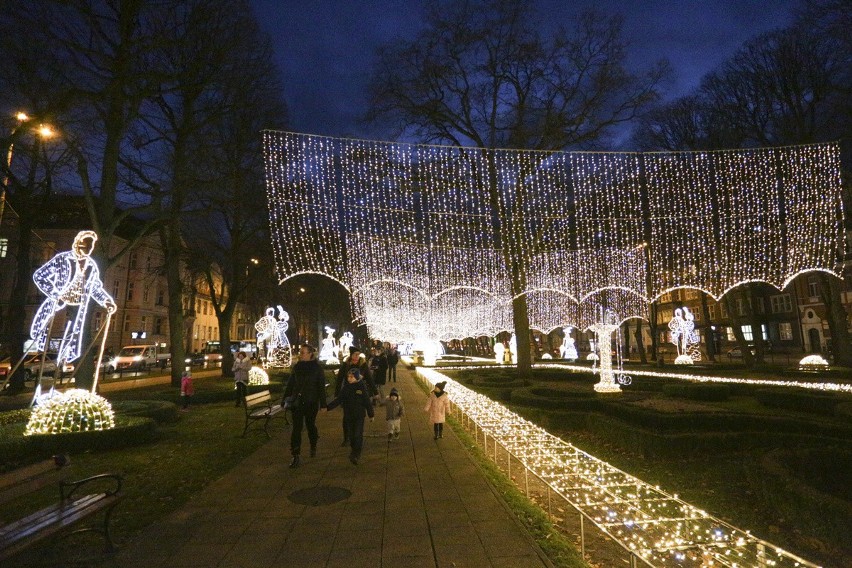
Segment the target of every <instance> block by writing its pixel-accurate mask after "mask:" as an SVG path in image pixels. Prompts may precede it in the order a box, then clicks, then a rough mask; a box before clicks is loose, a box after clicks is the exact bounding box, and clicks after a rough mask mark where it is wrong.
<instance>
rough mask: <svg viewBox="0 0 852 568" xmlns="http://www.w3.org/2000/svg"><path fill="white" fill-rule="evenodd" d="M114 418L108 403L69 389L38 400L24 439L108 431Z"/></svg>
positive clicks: (86, 391) (102, 399)
mask: <svg viewBox="0 0 852 568" xmlns="http://www.w3.org/2000/svg"><path fill="white" fill-rule="evenodd" d="M113 427H115V415H114V413H113V411H112V406H110V404H109V402H108V401H107V400H106V399H105V398H103V397H101V396H99V395H97V394H95V393H92V392H89V391H88V390H85V389H71V390H67V391H65V392H63V393H55V392H54V393H52V394H49V395H44V396H41V397H39V400H38V405H37V406H36V407H35V408H33V411H32V413H31V414H30V419H29V422H27V427H26V429H25V430H24V436H32V435H33V434H62V433H65V432H88V431H91V430H109V429H110V428H113Z"/></svg>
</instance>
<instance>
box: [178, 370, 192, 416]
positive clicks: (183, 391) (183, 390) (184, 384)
mask: <svg viewBox="0 0 852 568" xmlns="http://www.w3.org/2000/svg"><path fill="white" fill-rule="evenodd" d="M193 394H195V387H194V386H193V385H192V373H190V372H189V371H184V372H183V376H182V377H181V378H180V398H181V401H182V402H183V407H182V408H181V410H184V411H187V410H189V401H190V399H191V398H192V395H193Z"/></svg>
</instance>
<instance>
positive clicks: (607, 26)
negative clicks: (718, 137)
mask: <svg viewBox="0 0 852 568" xmlns="http://www.w3.org/2000/svg"><path fill="white" fill-rule="evenodd" d="M539 24H540V21H539V20H538V16H537V15H535V14H534V12H533V10H531V5H530V3H529V2H523V1H521V0H465V1H462V2H441V1H436V2H433V3H431V4H430V5H429V8H428V11H427V14H426V27H425V30H424V31H423V32H422V33H421V34H420V35H419V36H418V37H417V38H416V39H415V40H413V41H399V42H395V43H393V44H390V45H387V46H385V47H383V48H382V49H381V50H380V51H379V53H378V60H377V64H376V67H375V70H374V73H373V77H372V83H371V109H370V112H369V113H368V116H367V118H368V120H371V121H374V122H375V121H380V120H382V121H388V122H389V123H390V124H393V125H395V126H396V128H397V129H398V132H399V134H406V135H408V136H414V137H417V138H420V139H422V140H423V141H426V142H439V143H448V144H452V145H455V146H475V147H479V148H501V147H508V148H524V149H534V150H563V149H568V148H592V147H595V146H596V145H599V144H602V143H605V142H607V141H608V140H609V136H610V135H611V134H613V132H614V131H615V129H616V128H617V127H619V126H620V125H622V124H625V123H627V122H629V121H631V120H633V119H634V118H636V117H637V116H638V114H639V113H640V112H641V111H642V110H643V109H644V108H645V107H646V106H648V105H649V104H650V103H651V102H653V101H654V100H655V99H656V98H657V89H658V87H659V85H660V83H661V81H662V80H663V79H664V77H665V76H666V75H667V66H666V65H665V64H663V63H660V64H658V65H657V66H656V67H654V69H652V70H651V71H649V72H648V73H647V74H646V75H644V76H642V77H638V76H634V75H632V74H630V73H629V72H628V71H627V70H626V67H625V57H626V53H627V47H626V45H625V42H624V41H623V39H622V33H621V21H620V19H618V18H603V17H601V16H599V15H596V14H591V13H588V14H583V15H581V16H579V17H578V18H577V19H576V22H575V25H574V27H573V28H572V29H570V30H569V29H560V30H558V31H557V32H556V33H555V34H554V35H553V37H551V38H543V37H541V36H540V35H539V33H538V31H537V30H538V29H540V25H539ZM484 155H485V156H486V157H488V156H493V154H492V153H489V152H485V153H484ZM489 166H490V168H489V170H490V173H489V175H488V177H487V178H486V179H484V180H483V181H482V187H481V191H483V192H486V193H487V194H488V195H489V196H490V199H491V202H492V204H493V206H494V207H495V208H496V209H498V210H499V208H500V207H502V205H501V199H500V198H499V188H498V186H497V168H496V165H495V164H494V163H493V159H492V161H491V163H490V164H489ZM519 179H524V176H523V175H522V176H519ZM518 191H519V199H518V200H516V202H515V203H516V205H515V207H514V208H513V209H512V210H502V211H499V212H500V214H499V215H498V217H499V219H500V223H499V224H498V226H497V227H495V229H496V236H497V242H498V247H499V248H501V249H502V251H503V256H504V261H505V264H506V266H507V267H508V269H509V271H510V276H511V278H510V280H511V287H512V290H511V292H512V296H517V294H519V293H521V292H522V291H523V290H524V289H525V287H526V268H527V262H528V260H527V258H528V251H526V250H524V246H525V245H524V244H523V243H524V242H525V241H524V239H522V238H521V233H522V231H521V228H522V227H523V218H522V217H521V211H522V208H521V205H522V203H523V201H524V199H523V194H524V193H525V191H526V189H525V188H524V187H520V188H519V189H518ZM512 308H513V319H514V327H515V333H516V335H517V342H518V345H521V346H528V345H529V343H530V341H529V316H528V312H527V302H526V297H525V296H519V297H516V298H515V300H513V306H512ZM530 363H531V361H530V352H529V349H520V353H519V354H518V370H519V372H520V373H524V372H526V371H528V370H529V368H530Z"/></svg>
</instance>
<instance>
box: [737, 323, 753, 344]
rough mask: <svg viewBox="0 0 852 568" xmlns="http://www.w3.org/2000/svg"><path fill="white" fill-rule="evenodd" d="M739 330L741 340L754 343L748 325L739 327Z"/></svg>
mask: <svg viewBox="0 0 852 568" xmlns="http://www.w3.org/2000/svg"><path fill="white" fill-rule="evenodd" d="M740 329H742V330H743V339H745V340H746V341H754V334H753V333H752V332H751V326H750V325H743V326H740Z"/></svg>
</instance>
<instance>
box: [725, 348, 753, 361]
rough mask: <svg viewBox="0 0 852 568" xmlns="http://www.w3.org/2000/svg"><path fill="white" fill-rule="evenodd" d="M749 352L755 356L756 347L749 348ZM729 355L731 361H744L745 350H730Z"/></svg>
mask: <svg viewBox="0 0 852 568" xmlns="http://www.w3.org/2000/svg"><path fill="white" fill-rule="evenodd" d="M748 350H749V352H750V353H751V354H752V355H754V347H749V348H748ZM727 355H728V357H730V358H731V359H742V358H743V350H742V348H741V347H734V348H733V349H728V352H727Z"/></svg>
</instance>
